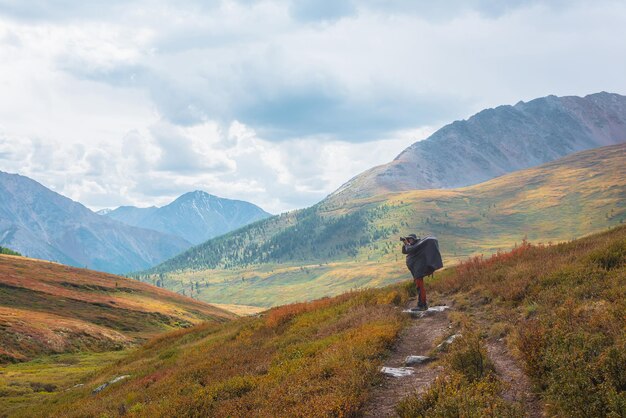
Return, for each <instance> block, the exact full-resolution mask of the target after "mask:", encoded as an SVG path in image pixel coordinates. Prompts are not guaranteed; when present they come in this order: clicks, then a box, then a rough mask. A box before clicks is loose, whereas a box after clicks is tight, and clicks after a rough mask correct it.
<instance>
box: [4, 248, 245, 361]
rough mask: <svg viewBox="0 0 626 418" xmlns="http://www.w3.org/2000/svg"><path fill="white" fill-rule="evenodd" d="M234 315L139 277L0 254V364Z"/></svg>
mask: <svg viewBox="0 0 626 418" xmlns="http://www.w3.org/2000/svg"><path fill="white" fill-rule="evenodd" d="M230 318H234V315H232V314H229V313H228V312H226V311H223V310H221V309H218V308H215V307H213V306H211V305H208V304H205V303H203V302H198V301H195V300H193V299H189V298H185V297H183V296H180V295H177V294H175V293H172V292H169V291H167V290H164V289H159V288H156V287H154V286H150V285H147V284H145V283H140V282H137V281H135V280H130V279H126V278H123V277H119V276H114V275H110V274H105V273H99V272H95V271H90V270H84V269H78V268H73V267H67V266H64V265H60V264H56V263H50V262H45V261H40V260H33V259H28V258H23V257H14V256H7V255H0V330H1V331H2V332H1V333H0V347H1V348H0V363H3V362H14V361H23V360H27V359H29V358H32V357H34V356H37V355H40V354H49V353H62V352H66V351H83V350H88V351H106V350H114V349H121V348H124V347H127V346H129V345H131V344H134V343H136V342H140V341H144V340H145V339H147V338H150V337H152V336H154V335H156V334H157V333H159V332H163V331H166V330H170V329H174V328H179V327H186V326H191V325H192V324H196V323H199V322H201V321H204V320H215V321H224V320H226V319H230Z"/></svg>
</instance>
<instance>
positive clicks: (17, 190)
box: [0, 172, 191, 273]
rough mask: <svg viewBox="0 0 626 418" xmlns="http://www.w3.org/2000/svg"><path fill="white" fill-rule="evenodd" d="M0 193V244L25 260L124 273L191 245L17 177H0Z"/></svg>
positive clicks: (3, 173)
mask: <svg viewBox="0 0 626 418" xmlns="http://www.w3.org/2000/svg"><path fill="white" fill-rule="evenodd" d="M0 192H1V193H2V195H3V199H2V200H1V201H0V244H1V245H6V246H8V247H10V248H13V249H15V250H16V251H18V252H20V253H22V254H24V255H25V256H28V257H34V258H41V259H46V260H52V261H59V262H61V263H63V264H69V265H73V266H77V267H85V266H86V267H89V268H92V269H94V270H101V271H107V272H112V273H125V272H128V271H131V270H136V269H138V268H139V269H141V268H147V267H150V266H151V265H154V264H156V263H158V262H159V261H162V260H164V259H166V258H168V257H171V256H173V255H175V254H177V253H178V252H180V251H182V250H184V249H186V248H189V246H190V245H191V244H190V243H189V242H187V241H185V240H183V239H182V238H179V237H176V236H173V235H166V234H163V233H160V232H157V231H152V230H147V229H143V228H137V227H131V226H128V225H126V224H123V223H121V222H118V221H115V220H113V219H109V218H106V217H102V216H100V215H97V214H95V213H94V212H92V211H91V210H89V209H88V208H87V207H85V206H84V205H82V204H81V203H79V202H75V201H73V200H71V199H69V198H67V197H65V196H62V195H61V194H59V193H57V192H54V191H52V190H50V189H48V188H46V187H45V186H43V185H42V184H40V183H38V182H37V181H35V180H33V179H30V178H28V177H25V176H22V175H19V174H9V173H5V172H0Z"/></svg>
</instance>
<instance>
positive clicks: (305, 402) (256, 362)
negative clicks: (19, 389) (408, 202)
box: [16, 286, 409, 417]
mask: <svg viewBox="0 0 626 418" xmlns="http://www.w3.org/2000/svg"><path fill="white" fill-rule="evenodd" d="M408 296H409V295H408V293H407V291H406V287H404V286H401V287H397V288H392V289H383V290H376V291H374V290H372V291H362V292H352V293H348V294H345V295H342V296H339V297H335V298H327V299H322V300H319V301H315V302H310V303H299V304H295V305H288V306H283V307H280V308H275V309H272V310H270V311H268V312H266V314H264V315H263V316H261V317H246V318H240V319H238V320H236V321H232V322H230V323H227V324H209V323H205V324H202V325H200V326H196V327H193V328H190V329H186V330H180V331H176V332H171V333H167V334H164V335H162V336H159V337H157V338H155V339H153V340H152V341H150V342H149V343H148V344H146V345H145V346H144V347H143V348H141V349H140V350H138V351H136V352H135V353H133V354H131V355H130V356H129V357H128V358H127V359H126V360H124V361H121V362H119V363H118V364H116V365H115V366H113V367H110V368H108V369H105V370H104V371H102V372H101V373H99V374H98V375H97V376H96V377H95V378H93V379H91V380H88V381H87V382H86V386H85V387H84V388H77V389H73V390H71V391H69V392H67V393H63V394H60V395H57V396H55V397H52V398H51V399H50V400H49V401H48V402H44V403H43V404H42V405H39V406H36V405H29V407H28V408H27V409H24V410H22V412H18V413H16V415H17V416H20V415H25V416H32V415H33V414H35V415H37V416H72V417H73V416H76V417H78V416H118V415H124V414H125V416H137V417H139V416H143V417H159V416H232V417H252V416H259V417H267V416H307V417H309V416H311V417H315V416H319V417H322V416H356V415H357V414H358V412H359V410H360V408H361V406H362V405H363V403H364V401H365V399H366V397H367V393H368V389H369V387H370V385H371V384H372V382H373V381H375V378H376V376H377V375H378V367H379V365H380V363H381V361H382V358H383V357H384V355H385V353H386V352H387V350H388V349H389V347H390V346H391V344H392V343H393V342H394V340H395V339H396V337H397V335H398V333H399V332H400V330H401V329H402V327H403V325H404V321H405V319H404V317H402V315H401V313H400V310H399V309H397V306H396V304H403V303H405V302H406V300H407V298H408ZM389 302H391V303H389ZM122 374H129V375H131V376H132V377H131V378H130V379H128V380H127V381H124V382H123V383H119V384H116V385H113V386H111V387H110V388H107V389H106V390H105V391H103V392H102V393H101V394H99V395H97V396H93V395H91V390H92V389H93V388H94V387H96V386H97V385H99V384H100V383H102V382H103V381H106V380H109V379H111V378H112V377H115V376H118V375H122Z"/></svg>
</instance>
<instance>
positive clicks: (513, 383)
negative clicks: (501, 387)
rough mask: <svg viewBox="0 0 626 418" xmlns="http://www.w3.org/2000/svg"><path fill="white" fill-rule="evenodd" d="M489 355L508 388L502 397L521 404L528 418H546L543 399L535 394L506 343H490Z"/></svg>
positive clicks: (488, 346)
mask: <svg viewBox="0 0 626 418" xmlns="http://www.w3.org/2000/svg"><path fill="white" fill-rule="evenodd" d="M487 355H488V356H489V359H490V360H491V361H492V362H493V365H494V366H495V369H496V373H498V376H499V377H500V379H501V380H502V382H503V383H504V384H506V385H507V386H508V387H507V388H506V389H505V391H504V393H503V394H502V397H503V398H504V399H505V400H507V401H512V402H520V403H521V404H522V405H523V407H524V411H525V412H526V417H528V418H541V417H544V416H545V415H544V414H543V412H542V411H543V408H542V405H541V399H540V398H539V396H538V395H537V394H536V393H534V392H533V389H532V385H531V383H530V379H529V378H528V376H527V375H526V374H525V373H524V371H523V370H522V368H521V367H520V366H519V362H518V360H516V359H515V358H514V357H513V356H512V355H511V353H510V352H509V349H508V348H507V346H506V344H505V343H504V341H502V340H498V341H489V342H488V343H487Z"/></svg>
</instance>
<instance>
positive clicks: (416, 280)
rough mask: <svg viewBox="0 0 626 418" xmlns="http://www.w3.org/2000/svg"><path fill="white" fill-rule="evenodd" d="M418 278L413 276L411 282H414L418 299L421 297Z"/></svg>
mask: <svg viewBox="0 0 626 418" xmlns="http://www.w3.org/2000/svg"><path fill="white" fill-rule="evenodd" d="M418 281H419V278H413V283H415V291H416V292H417V300H418V301H419V300H420V298H421V296H420V295H421V292H420V285H419V284H418Z"/></svg>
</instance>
